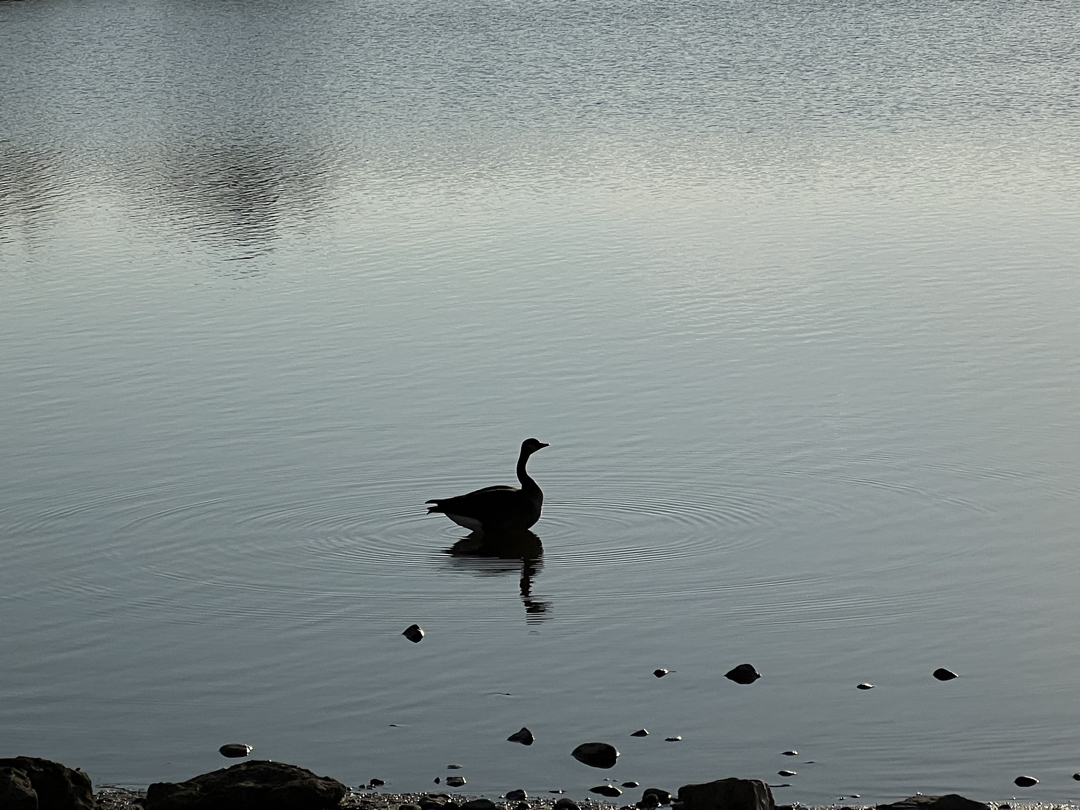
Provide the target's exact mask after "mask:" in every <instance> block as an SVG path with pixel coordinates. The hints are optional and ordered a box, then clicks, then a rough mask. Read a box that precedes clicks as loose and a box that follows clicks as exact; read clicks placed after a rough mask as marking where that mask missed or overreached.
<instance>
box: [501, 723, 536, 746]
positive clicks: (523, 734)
mask: <svg viewBox="0 0 1080 810" xmlns="http://www.w3.org/2000/svg"><path fill="white" fill-rule="evenodd" d="M535 739H536V738H535V737H533V733H532V732H531V731H529V730H528V729H527V728H525V727H524V726H522V727H521V731H515V732H514V733H513V734H511V735H510V736H509V737H507V738H506V741H507V742H516V743H521V744H522V745H532V744H533V740H535Z"/></svg>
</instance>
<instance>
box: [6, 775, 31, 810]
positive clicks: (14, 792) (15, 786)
mask: <svg viewBox="0 0 1080 810" xmlns="http://www.w3.org/2000/svg"><path fill="white" fill-rule="evenodd" d="M0 807H3V808H4V810H38V800H37V791H36V790H34V786H33V785H32V784H30V777H29V776H27V775H26V774H25V773H23V772H22V771H20V770H18V769H17V768H0Z"/></svg>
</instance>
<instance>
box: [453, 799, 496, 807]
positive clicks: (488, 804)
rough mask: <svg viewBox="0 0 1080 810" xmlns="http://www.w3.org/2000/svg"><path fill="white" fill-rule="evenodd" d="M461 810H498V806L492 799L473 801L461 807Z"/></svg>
mask: <svg viewBox="0 0 1080 810" xmlns="http://www.w3.org/2000/svg"><path fill="white" fill-rule="evenodd" d="M461 810H497V805H496V804H495V802H493V801H492V800H491V799H472V800H471V801H467V802H465V804H463V805H461Z"/></svg>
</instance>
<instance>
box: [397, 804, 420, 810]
mask: <svg viewBox="0 0 1080 810" xmlns="http://www.w3.org/2000/svg"><path fill="white" fill-rule="evenodd" d="M398 810H423V808H422V807H421V806H420V805H418V804H399V805H398Z"/></svg>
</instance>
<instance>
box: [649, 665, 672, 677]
mask: <svg viewBox="0 0 1080 810" xmlns="http://www.w3.org/2000/svg"><path fill="white" fill-rule="evenodd" d="M669 672H671V670H670V669H664V668H663V667H661V668H660V669H654V670H653V673H652V674H653V675H655V676H656V677H657V678H663V677H664V676H665V675H667V674H668V673H669Z"/></svg>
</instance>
